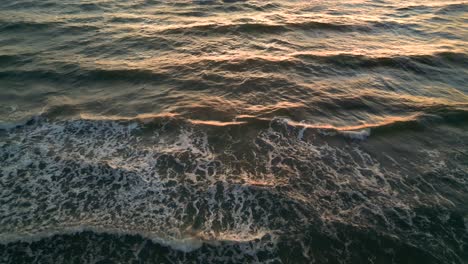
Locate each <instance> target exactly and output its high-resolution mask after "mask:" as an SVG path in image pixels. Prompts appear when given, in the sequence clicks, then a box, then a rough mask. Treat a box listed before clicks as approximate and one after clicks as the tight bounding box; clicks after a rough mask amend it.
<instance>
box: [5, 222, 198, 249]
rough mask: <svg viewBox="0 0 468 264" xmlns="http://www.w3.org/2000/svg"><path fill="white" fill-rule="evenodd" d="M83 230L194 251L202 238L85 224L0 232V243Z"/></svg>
mask: <svg viewBox="0 0 468 264" xmlns="http://www.w3.org/2000/svg"><path fill="white" fill-rule="evenodd" d="M83 232H92V233H96V234H107V235H117V236H140V237H142V238H146V239H149V240H151V241H152V242H153V243H157V244H160V245H163V246H167V247H170V248H172V249H174V250H178V251H182V252H191V251H195V250H197V249H199V248H200V247H201V246H202V245H203V240H202V239H201V238H198V237H192V236H188V237H182V238H174V237H163V236H160V235H158V234H155V233H151V232H148V231H142V230H122V229H119V228H106V227H97V226H87V225H80V226H73V227H65V228H60V229H56V230H53V229H49V230H43V231H40V232H36V233H26V232H25V233H3V234H0V244H2V245H8V244H12V243H18V242H26V243H34V242H38V241H41V240H43V239H46V238H51V237H54V236H58V235H77V234H80V233H83Z"/></svg>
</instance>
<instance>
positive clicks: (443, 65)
mask: <svg viewBox="0 0 468 264" xmlns="http://www.w3.org/2000/svg"><path fill="white" fill-rule="evenodd" d="M31 60H33V58H30V57H25V56H11V55H0V64H3V63H5V64H8V65H14V64H24V63H25V62H28V61H31ZM181 61H182V62H181ZM325 65H330V66H332V68H330V67H324V66H325ZM454 66H457V67H461V68H468V55H466V54H465V53H459V52H436V53H433V54H415V55H405V56H381V57H372V56H365V55H357V54H331V55H320V54H313V53H294V54H292V55H290V56H282V57H266V56H251V57H202V58H191V57H189V58H185V59H183V58H181V59H180V60H176V59H171V60H169V59H168V60H164V59H163V58H162V59H161V61H160V62H159V65H158V66H156V65H154V67H153V68H152V67H148V65H147V64H146V63H145V68H142V67H141V66H139V65H138V64H137V65H133V66H131V67H130V66H127V67H126V68H119V67H118V66H111V67H109V68H105V67H106V66H102V67H101V68H99V67H98V68H96V67H93V68H88V67H86V66H82V65H79V64H70V63H65V64H64V63H56V64H55V65H52V67H53V68H52V67H50V66H48V68H42V69H41V67H38V69H35V70H29V69H21V68H17V69H15V70H9V69H8V68H7V69H3V70H0V78H8V79H21V80H25V79H26V80H28V79H29V80H36V79H46V80H54V81H63V80H65V81H80V82H81V81H98V82H99V81H114V80H117V81H128V82H141V81H149V82H151V81H163V80H176V78H174V77H176V76H179V75H181V74H182V73H192V74H193V69H194V68H208V69H212V70H214V71H218V70H226V71H231V72H250V71H254V70H260V71H262V72H278V69H279V68H280V69H284V70H292V71H297V72H307V73H313V74H315V75H317V74H318V75H319V76H327V75H329V74H331V75H336V70H337V69H342V70H343V71H342V74H344V75H350V74H351V75H353V74H354V73H355V72H356V70H366V69H378V68H391V69H397V70H402V71H411V72H413V73H414V74H419V75H426V76H428V77H430V76H431V73H433V72H440V71H443V70H444V69H448V70H452V69H453V68H454ZM155 67H157V68H155ZM349 69H352V70H353V71H351V72H350V71H349Z"/></svg>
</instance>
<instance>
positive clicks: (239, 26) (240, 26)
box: [158, 21, 422, 34]
mask: <svg viewBox="0 0 468 264" xmlns="http://www.w3.org/2000/svg"><path fill="white" fill-rule="evenodd" d="M415 27H416V25H415V24H401V23H398V22H389V21H388V22H380V21H369V22H366V23H362V24H350V23H339V22H322V21H298V22H284V23H275V22H271V23H259V22H237V23H229V24H215V23H208V24H191V25H187V26H177V27H167V28H161V29H159V30H158V31H159V32H161V33H164V34H208V33H210V34H226V33H236V34H239V33H247V34H251V33H267V34H273V33H283V32H288V31H294V30H304V31H309V30H326V31H337V32H372V31H375V30H388V29H390V28H395V29H406V30H411V31H413V32H419V31H418V30H417V29H415ZM419 33H422V32H419Z"/></svg>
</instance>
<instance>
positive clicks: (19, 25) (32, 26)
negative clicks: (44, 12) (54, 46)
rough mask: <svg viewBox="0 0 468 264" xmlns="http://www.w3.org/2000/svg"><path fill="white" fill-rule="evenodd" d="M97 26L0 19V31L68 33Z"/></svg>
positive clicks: (92, 29) (93, 29) (88, 30)
mask: <svg viewBox="0 0 468 264" xmlns="http://www.w3.org/2000/svg"><path fill="white" fill-rule="evenodd" d="M99 29H100V28H99V27H98V26H94V25H90V24H79V23H66V22H63V21H8V20H0V32H4V33H19V32H28V33H30V32H34V33H36V32H39V31H42V30H47V31H55V32H56V33H57V31H59V32H63V33H65V34H70V33H86V32H90V31H97V30H99Z"/></svg>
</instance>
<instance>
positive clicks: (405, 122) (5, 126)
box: [0, 104, 468, 139]
mask: <svg viewBox="0 0 468 264" xmlns="http://www.w3.org/2000/svg"><path fill="white" fill-rule="evenodd" d="M68 108H69V107H68V106H57V107H52V108H50V109H49V110H47V111H46V112H44V113H42V114H40V115H37V116H34V117H32V118H30V119H28V120H26V121H23V122H17V123H1V122H0V131H2V130H3V131H11V130H14V129H19V128H21V127H25V126H31V125H35V124H38V123H43V122H54V120H57V121H58V120H62V119H63V118H64V116H63V115H61V114H60V113H63V112H69V113H70V115H69V116H68V117H66V119H68V120H88V121H91V122H102V121H107V122H118V123H122V124H129V126H134V125H137V126H142V127H145V129H153V128H158V129H159V128H161V127H163V126H164V127H180V126H195V127H206V128H220V129H229V128H230V127H240V128H241V127H242V129H243V130H245V129H249V128H254V129H261V128H267V127H268V126H270V125H271V124H272V123H280V124H285V125H287V126H291V127H296V128H298V129H311V130H314V131H318V132H326V133H328V132H331V133H332V134H331V135H336V134H338V135H341V136H344V137H349V138H353V139H366V138H368V137H369V136H371V135H372V136H385V135H387V134H391V135H396V134H399V133H405V132H408V131H416V132H417V131H424V130H425V129H431V128H434V127H437V126H440V125H448V126H455V127H465V126H467V125H468V108H467V106H466V105H463V104H461V105H459V106H446V105H437V106H427V107H421V108H420V110H419V111H417V112H415V113H414V114H408V115H402V116H386V117H383V118H381V119H379V120H376V121H368V122H365V123H358V124H352V123H350V124H346V125H333V124H324V123H312V122H310V121H307V120H303V121H300V122H299V121H295V120H293V119H290V118H288V117H282V116H278V115H275V114H273V115H262V114H258V115H255V114H242V115H237V116H234V118H232V119H230V120H223V121H221V120H210V119H194V118H191V117H190V116H183V115H181V114H178V113H171V112H167V113H155V114H151V113H148V114H141V115H137V116H102V115H92V114H81V113H79V112H77V111H76V110H73V108H71V110H66V109H68ZM282 109H283V108H275V109H274V110H272V109H269V108H268V109H266V110H265V111H267V112H268V111H271V112H272V113H276V112H278V111H280V112H281V111H282ZM302 133H303V132H301V134H302Z"/></svg>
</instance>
